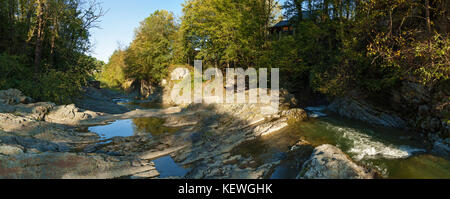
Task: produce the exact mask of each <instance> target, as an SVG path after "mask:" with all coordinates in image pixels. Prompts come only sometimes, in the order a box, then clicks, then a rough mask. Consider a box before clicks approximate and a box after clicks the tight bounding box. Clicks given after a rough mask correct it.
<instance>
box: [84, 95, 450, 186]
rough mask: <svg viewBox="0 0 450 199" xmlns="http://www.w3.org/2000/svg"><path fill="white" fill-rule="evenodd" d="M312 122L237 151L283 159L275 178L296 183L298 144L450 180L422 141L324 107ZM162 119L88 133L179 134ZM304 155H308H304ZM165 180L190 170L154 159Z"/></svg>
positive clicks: (446, 164)
mask: <svg viewBox="0 0 450 199" xmlns="http://www.w3.org/2000/svg"><path fill="white" fill-rule="evenodd" d="M128 105H129V106H139V107H141V108H142V107H144V108H159V107H160V106H159V105H158V104H156V105H155V104H151V103H149V104H142V103H140V104H133V103H128ZM306 110H307V111H308V112H309V115H310V116H312V119H310V120H308V121H306V122H299V123H296V124H294V125H290V126H289V127H288V128H287V129H285V130H282V131H281V132H279V133H276V134H274V135H270V136H266V137H263V138H259V139H257V140H254V141H251V142H248V143H244V144H242V145H241V146H238V147H237V148H236V149H235V150H234V151H235V153H238V154H241V155H243V156H244V157H248V156H252V157H253V158H254V159H255V160H256V161H257V162H260V163H264V162H270V161H274V160H282V164H281V165H280V166H278V167H277V168H276V169H275V170H274V172H273V174H272V176H271V178H273V179H279V178H281V179H286V178H295V177H296V176H297V174H298V173H299V172H300V170H301V166H300V165H298V160H296V157H290V156H289V155H288V151H289V150H290V147H291V146H293V145H295V144H296V142H297V141H299V140H307V141H308V142H309V143H311V144H312V145H313V146H319V145H322V144H332V145H335V146H337V147H339V148H340V149H341V150H342V151H344V152H345V153H347V154H348V155H349V156H350V157H351V158H352V159H353V160H354V161H356V162H357V163H359V164H361V165H365V166H367V167H369V168H373V169H376V170H377V171H378V172H379V173H381V175H382V176H383V177H385V178H396V179H398V178H401V179H409V178H413V179H442V178H445V179H449V178H450V161H449V160H448V159H445V158H442V157H438V156H435V155H432V154H429V153H427V150H426V149H425V147H424V143H421V139H420V138H419V139H414V138H416V137H415V136H414V135H411V133H410V132H405V131H402V130H397V129H392V128H386V127H380V126H372V125H368V124H365V123H362V122H358V121H355V120H348V119H343V118H340V117H336V116H327V115H326V114H324V113H322V112H321V111H322V110H323V107H317V108H314V107H311V108H307V109H306ZM163 124H164V120H163V119H159V118H136V119H128V120H118V121H115V122H112V123H110V124H108V125H103V126H95V127H90V128H89V131H91V132H95V133H97V134H99V135H100V136H101V137H102V139H104V140H107V139H110V138H113V137H116V136H120V137H128V136H135V135H148V136H151V137H155V136H160V135H164V134H165V133H174V132H176V129H171V128H167V127H164V126H163ZM303 155H305V154H303ZM154 162H155V164H156V168H157V170H158V171H159V172H160V173H161V176H160V177H183V176H184V175H185V174H186V173H187V171H188V170H187V169H186V168H183V167H182V166H180V165H178V164H176V163H175V162H174V161H173V159H172V158H171V157H170V156H165V157H162V158H159V159H157V160H154Z"/></svg>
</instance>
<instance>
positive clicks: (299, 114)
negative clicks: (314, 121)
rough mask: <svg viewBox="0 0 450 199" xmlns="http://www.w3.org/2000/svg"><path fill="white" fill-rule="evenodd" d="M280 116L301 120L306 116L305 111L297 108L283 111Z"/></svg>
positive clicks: (291, 119)
mask: <svg viewBox="0 0 450 199" xmlns="http://www.w3.org/2000/svg"><path fill="white" fill-rule="evenodd" d="M281 116H284V117H287V118H288V120H290V121H303V120H305V119H307V118H308V114H307V113H306V111H305V110H303V109H299V108H295V109H289V110H287V111H283V112H282V114H281Z"/></svg>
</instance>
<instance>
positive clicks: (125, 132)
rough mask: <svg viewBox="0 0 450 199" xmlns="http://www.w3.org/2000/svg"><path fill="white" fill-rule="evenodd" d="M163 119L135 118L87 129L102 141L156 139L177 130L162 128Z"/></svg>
mask: <svg viewBox="0 0 450 199" xmlns="http://www.w3.org/2000/svg"><path fill="white" fill-rule="evenodd" d="M164 122H165V120H164V119H161V118H154V117H148V118H135V119H126V120H117V121H114V122H111V123H109V124H107V125H102V126H93V127H89V128H88V130H89V131H90V132H94V133H97V134H98V135H99V136H100V137H101V139H102V140H107V139H111V138H113V137H130V136H139V135H149V136H151V137H156V136H160V135H163V134H165V133H175V132H176V131H177V129H175V128H169V127H165V126H164Z"/></svg>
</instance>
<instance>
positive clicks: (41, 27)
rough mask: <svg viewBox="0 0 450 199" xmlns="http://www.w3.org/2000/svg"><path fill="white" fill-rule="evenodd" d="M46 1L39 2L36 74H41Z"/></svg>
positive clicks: (35, 60)
mask: <svg viewBox="0 0 450 199" xmlns="http://www.w3.org/2000/svg"><path fill="white" fill-rule="evenodd" d="M43 1H44V0H37V11H36V12H37V33H36V46H35V49H34V73H36V74H37V73H39V71H40V65H41V56H42V43H43V41H44V2H43Z"/></svg>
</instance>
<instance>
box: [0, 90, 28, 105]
mask: <svg viewBox="0 0 450 199" xmlns="http://www.w3.org/2000/svg"><path fill="white" fill-rule="evenodd" d="M29 101H31V99H30V98H29V97H27V96H25V95H23V94H22V92H21V91H20V90H17V89H8V90H1V91H0V104H10V105H15V104H19V103H26V102H29Z"/></svg>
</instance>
